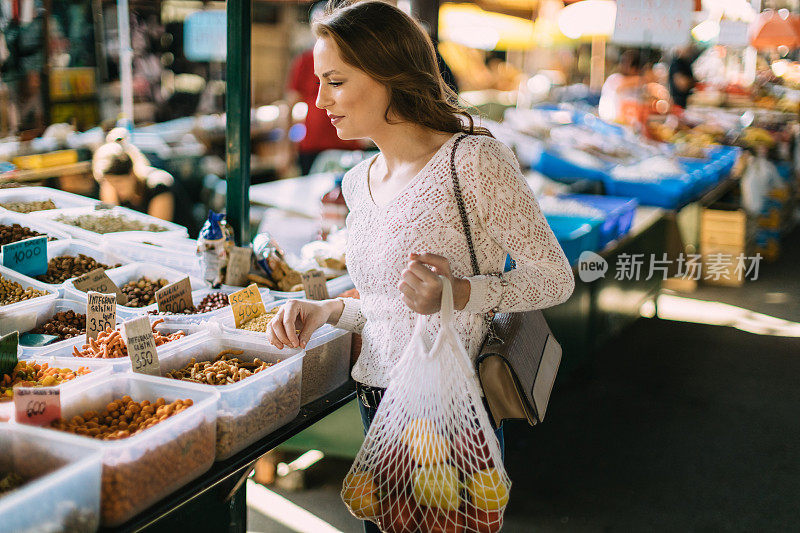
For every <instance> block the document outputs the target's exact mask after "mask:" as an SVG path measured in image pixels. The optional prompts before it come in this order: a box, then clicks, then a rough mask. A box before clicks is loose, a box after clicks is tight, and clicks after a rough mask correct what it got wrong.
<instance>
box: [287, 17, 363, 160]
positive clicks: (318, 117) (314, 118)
mask: <svg viewBox="0 0 800 533" xmlns="http://www.w3.org/2000/svg"><path fill="white" fill-rule="evenodd" d="M324 9H325V3H324V2H318V3H317V4H315V5H314V7H313V8H312V9H311V14H310V19H311V20H313V19H314V17H315V16H318V15H319V14H321V13H322V12H323V11H324ZM287 89H288V91H287V100H288V101H289V109H290V110H291V109H293V108H294V106H295V104H297V103H298V102H304V103H305V104H306V105H307V106H308V112H307V114H306V118H305V127H306V133H305V136H304V137H303V138H302V139H300V141H299V142H298V143H297V150H298V154H297V163H298V165H299V167H300V173H301V174H302V175H306V174H308V173H309V172H311V165H313V164H314V160H315V159H316V158H317V156H318V155H319V154H320V153H322V152H324V151H325V150H359V149H360V148H361V143H359V142H356V141H344V140H342V139H340V138H339V136H338V135H336V128H334V127H333V126H332V125H331V121H330V120H329V119H328V115H327V114H326V113H325V110H324V109H319V108H318V107H317V106H316V105H314V101H315V100H316V99H317V91H318V90H319V81H318V80H317V78H316V77H315V76H314V54H313V50H311V49H309V50H306V51H304V52H303V53H301V54H300V55H299V56H297V57H296V58H295V59H294V61H293V62H292V65H291V67H290V69H289V83H288V88H287Z"/></svg>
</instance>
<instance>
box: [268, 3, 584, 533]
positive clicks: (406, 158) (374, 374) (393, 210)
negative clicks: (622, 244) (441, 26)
mask: <svg viewBox="0 0 800 533" xmlns="http://www.w3.org/2000/svg"><path fill="white" fill-rule="evenodd" d="M313 29H314V33H315V35H316V36H317V42H316V45H315V47H314V72H315V75H316V76H317V78H318V79H319V82H320V86H319V94H318V96H317V101H316V105H317V107H319V108H321V109H325V110H326V112H327V114H328V117H329V118H330V121H331V123H332V124H333V125H334V127H335V128H336V131H337V133H338V135H339V137H341V138H342V139H361V138H369V139H371V140H372V141H373V142H374V143H375V144H376V145H377V146H378V148H379V149H380V153H379V154H378V155H376V156H375V157H372V158H371V159H369V160H367V161H364V162H363V163H361V164H360V165H358V166H357V167H355V168H354V169H353V170H351V171H350V172H348V173H347V175H346V176H345V178H344V183H343V192H344V196H345V200H346V202H347V205H348V207H349V208H350V215H349V216H348V217H347V228H348V231H349V236H348V244H347V268H348V271H349V272H350V275H351V277H352V279H353V282H354V283H355V286H356V289H358V291H359V293H360V295H361V299H360V300H356V299H351V298H339V299H332V300H326V301H322V302H311V301H292V302H289V303H287V304H286V305H284V306H283V307H282V308H281V309H280V311H279V312H278V314H277V315H276V316H275V318H274V319H273V320H272V322H271V324H270V326H271V327H270V340H271V342H272V344H273V345H275V346H276V347H278V348H283V347H284V346H290V347H295V348H296V347H305V346H306V343H307V342H308V341H309V339H310V338H311V334H312V333H313V332H314V331H315V330H316V329H317V328H319V327H320V326H321V325H323V324H325V323H329V324H334V325H336V326H337V327H340V328H345V329H349V330H351V331H354V332H358V333H361V335H362V337H363V347H362V350H361V354H360V357H359V358H358V361H357V362H356V365H355V367H354V368H353V372H352V375H353V378H354V379H355V380H356V381H357V382H358V393H359V398H360V404H359V406H360V408H361V410H362V418H363V420H364V426H365V427H368V426H369V423H370V422H371V420H372V417H373V416H374V414H375V411H376V409H377V406H378V403H379V402H380V398H381V395H382V391H383V390H384V389H385V388H386V387H387V386H388V385H389V378H390V374H391V371H392V368H393V367H394V365H395V364H396V363H397V361H398V359H399V358H400V355H401V354H402V352H403V349H404V348H405V346H406V345H407V344H408V341H409V340H410V338H411V334H412V331H413V329H414V325H415V321H416V316H417V314H418V313H420V314H425V315H431V314H435V313H437V312H438V311H439V307H440V300H441V294H442V282H441V280H440V278H439V276H446V277H447V278H449V279H450V280H451V282H452V284H453V291H454V300H455V308H456V310H457V311H456V313H455V322H456V330H457V332H458V333H459V336H460V338H461V339H462V340H463V341H464V343H465V346H466V348H467V352H468V353H469V354H470V356H472V357H473V358H474V357H476V356H477V353H478V350H479V349H480V345H481V343H482V341H483V338H484V336H485V334H486V331H487V326H486V322H485V320H484V317H485V316H486V315H487V313H490V312H492V311H494V312H498V311H526V310H531V309H537V308H544V307H549V306H552V305H556V304H559V303H562V302H564V301H565V300H566V299H567V298H568V297H569V296H570V294H571V293H572V290H573V287H574V279H573V275H572V269H571V268H570V265H569V263H568V261H567V259H566V257H565V256H564V253H563V251H562V250H561V247H560V246H559V245H558V242H557V241H556V238H555V236H554V235H553V232H552V230H551V229H550V227H549V226H548V225H547V221H546V220H545V218H544V216H543V215H542V213H541V211H540V210H539V206H538V204H537V202H536V199H535V198H534V197H533V194H532V193H531V190H530V188H529V187H528V186H527V184H526V183H525V181H524V180H523V177H522V175H521V173H520V169H519V164H518V163H517V160H516V158H515V157H514V154H513V153H512V152H511V150H509V149H508V148H507V147H506V146H505V145H503V144H502V143H500V142H499V141H497V140H496V139H494V138H493V137H491V135H489V134H488V132H486V131H485V130H483V129H480V128H476V127H473V124H472V119H471V118H470V116H469V114H468V113H467V112H465V111H463V110H462V109H460V108H458V107H456V106H455V105H454V104H453V102H455V101H456V100H455V95H454V94H452V93H451V92H450V91H449V90H448V89H447V86H446V84H445V83H444V81H443V80H442V77H441V75H440V73H439V70H438V67H437V63H436V55H435V53H434V49H433V45H432V44H431V41H430V39H429V37H428V36H427V34H426V33H425V32H424V31H423V30H422V29H421V28H420V26H419V25H418V24H417V23H416V22H414V20H413V19H411V18H410V17H409V16H407V15H406V14H405V13H403V12H402V11H400V10H399V9H397V8H395V7H394V6H391V5H389V4H386V3H382V2H378V1H370V0H367V1H362V2H358V3H355V4H352V5H347V6H344V7H338V8H335V9H332V10H329V11H328V12H327V13H326V15H325V16H323V17H322V18H321V19H318V20H316V21H315V23H314V25H313ZM464 135H466V138H465V139H463V140H461V141H460V144H459V146H458V148H457V152H456V172H457V175H458V177H459V181H460V184H461V189H462V192H463V197H464V201H465V204H466V214H467V216H468V218H469V222H470V226H471V229H472V238H473V241H474V244H475V253H476V255H477V261H478V266H479V269H480V272H481V273H482V275H478V276H474V275H473V274H472V267H471V259H470V254H469V250H468V246H467V240H466V236H465V235H464V229H463V227H462V222H461V215H460V212H459V209H458V207H457V203H456V199H455V196H454V190H453V181H452V177H451V168H450V158H451V152H452V150H453V147H454V144H455V143H456V141H457V140H458V139H459V138H460V137H462V136H464ZM507 254H510V255H511V257H513V258H514V260H515V261H516V265H517V266H516V269H515V270H513V271H511V272H508V273H507V274H503V275H502V276H498V275H497V274H499V273H501V272H503V267H504V264H505V260H506V255H507ZM429 328H430V329H429V334H430V335H431V338H434V337H435V335H436V332H437V330H438V329H439V322H438V321H437V320H435V319H434V320H431V321H429ZM296 329H299V330H300V333H299V335H298V334H297V333H296V331H295V330H296ZM498 437H502V435H498ZM368 527H369V528H371V527H373V526H368ZM368 531H369V529H368Z"/></svg>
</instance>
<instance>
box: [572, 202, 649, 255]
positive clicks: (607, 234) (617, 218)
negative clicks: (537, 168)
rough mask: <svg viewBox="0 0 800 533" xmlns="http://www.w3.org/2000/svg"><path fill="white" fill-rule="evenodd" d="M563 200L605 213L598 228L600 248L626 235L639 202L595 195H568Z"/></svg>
mask: <svg viewBox="0 0 800 533" xmlns="http://www.w3.org/2000/svg"><path fill="white" fill-rule="evenodd" d="M563 198H566V199H569V200H575V201H577V202H580V203H582V204H585V205H588V206H589V207H594V208H595V209H599V210H601V211H603V212H604V213H605V216H606V219H605V221H604V222H603V225H602V226H601V228H600V244H599V246H600V248H601V249H602V248H605V246H606V245H607V244H608V243H609V242H611V241H613V240H616V239H620V238H622V237H624V236H625V235H627V234H628V232H629V231H630V230H631V226H632V225H633V217H634V215H635V214H636V207H637V206H638V205H639V202H638V201H637V200H636V199H635V198H620V197H617V196H600V195H596V194H568V195H565V196H563Z"/></svg>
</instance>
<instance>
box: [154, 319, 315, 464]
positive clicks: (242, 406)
mask: <svg viewBox="0 0 800 533" xmlns="http://www.w3.org/2000/svg"><path fill="white" fill-rule="evenodd" d="M224 350H240V351H242V352H243V353H242V354H241V355H232V357H238V358H240V359H243V360H247V361H252V360H253V359H255V358H259V359H260V360H262V361H266V362H269V363H277V364H276V365H274V366H272V367H270V368H268V369H266V370H263V371H261V372H259V373H258V374H254V375H252V376H250V377H248V378H245V379H243V380H242V381H239V382H238V383H231V384H228V385H205V384H199V383H191V382H186V381H177V382H178V383H183V384H187V385H189V386H191V387H195V388H197V389H198V390H214V391H217V392H219V394H220V400H219V402H218V403H217V445H216V450H217V451H216V455H217V460H222V459H227V458H229V457H231V456H232V455H233V454H235V453H237V452H239V451H241V450H243V449H244V448H245V447H247V446H249V445H250V444H252V443H253V442H255V441H257V440H259V439H261V438H263V437H264V436H266V435H267V434H269V433H270V432H272V431H274V430H276V429H278V428H279V427H281V426H283V425H285V424H287V423H288V422H290V421H292V420H293V419H294V418H295V417H296V416H297V414H298V413H299V412H300V391H301V384H302V371H303V356H304V355H305V352H303V351H298V350H277V349H276V348H275V347H273V346H271V345H269V344H265V343H264V342H262V341H261V340H259V339H255V338H252V337H243V336H234V335H225V334H223V335H221V336H216V337H211V338H210V339H209V338H206V339H194V340H192V341H191V342H189V343H187V344H184V345H183V346H182V347H181V348H180V350H177V351H176V352H175V353H174V355H172V356H171V357H169V358H168V359H167V360H166V361H164V362H162V363H161V375H162V376H165V375H166V374H167V372H171V371H173V370H180V369H181V368H183V367H185V366H186V365H187V364H189V363H190V361H191V360H192V359H195V360H197V361H212V360H213V359H214V358H215V357H216V356H217V355H218V354H219V353H220V352H222V351H224ZM165 379H168V378H165ZM170 381H173V380H171V379H170Z"/></svg>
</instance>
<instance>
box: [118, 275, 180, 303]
mask: <svg viewBox="0 0 800 533" xmlns="http://www.w3.org/2000/svg"><path fill="white" fill-rule="evenodd" d="M167 285H169V281H167V280H165V279H159V280H156V281H153V280H151V279H150V278H148V277H142V278H139V279H137V280H131V281H129V282H128V283H126V284H125V285H123V286H122V287H120V290H121V291H122V292H123V293H125V294H126V295H127V296H128V303H126V304H125V305H126V306H128V307H146V306H148V305H150V304H154V303H156V292H158V290H159V289H162V288H164V287H166V286H167Z"/></svg>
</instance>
